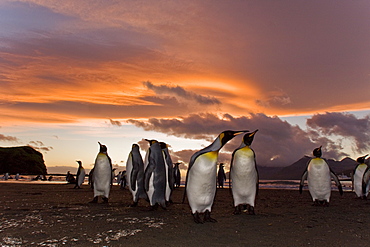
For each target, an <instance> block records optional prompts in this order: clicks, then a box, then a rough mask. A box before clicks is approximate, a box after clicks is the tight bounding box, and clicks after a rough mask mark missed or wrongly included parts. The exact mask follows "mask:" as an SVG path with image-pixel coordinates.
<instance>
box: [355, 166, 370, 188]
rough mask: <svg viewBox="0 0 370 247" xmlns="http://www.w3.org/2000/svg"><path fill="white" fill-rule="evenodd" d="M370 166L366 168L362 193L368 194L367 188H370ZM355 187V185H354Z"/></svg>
mask: <svg viewBox="0 0 370 247" xmlns="http://www.w3.org/2000/svg"><path fill="white" fill-rule="evenodd" d="M369 171H370V170H369V167H367V168H366V170H365V172H364V175H363V176H362V193H364V195H366V193H367V189H368V183H369V178H370V172H369ZM352 188H353V186H352Z"/></svg>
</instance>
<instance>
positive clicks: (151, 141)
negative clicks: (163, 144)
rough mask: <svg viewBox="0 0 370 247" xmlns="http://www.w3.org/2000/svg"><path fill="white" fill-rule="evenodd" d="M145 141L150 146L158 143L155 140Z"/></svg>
mask: <svg viewBox="0 0 370 247" xmlns="http://www.w3.org/2000/svg"><path fill="white" fill-rule="evenodd" d="M145 141H147V142H149V145H150V146H151V145H153V144H154V143H157V142H158V141H157V140H149V139H145Z"/></svg>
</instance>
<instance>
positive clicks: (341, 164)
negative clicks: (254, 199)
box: [258, 156, 357, 180]
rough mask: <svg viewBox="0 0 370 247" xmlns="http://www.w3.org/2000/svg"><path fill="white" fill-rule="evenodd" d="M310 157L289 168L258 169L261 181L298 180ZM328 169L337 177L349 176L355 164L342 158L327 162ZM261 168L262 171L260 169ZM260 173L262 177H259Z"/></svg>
mask: <svg viewBox="0 0 370 247" xmlns="http://www.w3.org/2000/svg"><path fill="white" fill-rule="evenodd" d="M310 159H311V157H308V156H304V157H302V158H301V159H299V160H298V161H296V162H294V163H293V164H292V165H290V166H286V167H283V168H276V167H263V168H262V167H258V171H259V173H260V178H261V179H281V180H299V179H301V176H302V174H303V172H304V171H305V170H306V168H307V164H308V161H309V160H310ZM327 163H328V165H329V166H330V168H331V169H332V170H333V171H334V173H336V174H337V175H341V174H344V175H347V176H350V175H351V173H352V171H353V169H354V168H355V167H356V165H357V162H356V161H355V160H353V159H351V158H348V157H347V158H344V159H342V160H341V161H336V160H332V159H328V160H327ZM261 168H262V169H261ZM261 173H262V174H263V176H261Z"/></svg>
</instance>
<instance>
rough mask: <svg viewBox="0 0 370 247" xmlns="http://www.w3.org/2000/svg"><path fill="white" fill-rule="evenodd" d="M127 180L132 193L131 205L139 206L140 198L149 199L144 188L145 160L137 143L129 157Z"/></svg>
mask: <svg viewBox="0 0 370 247" xmlns="http://www.w3.org/2000/svg"><path fill="white" fill-rule="evenodd" d="M126 182H127V185H128V188H129V190H130V192H131V194H132V200H133V204H132V205H131V206H137V204H138V201H139V199H145V200H147V199H148V196H147V194H146V192H145V188H144V162H143V159H142V157H141V154H140V149H139V146H138V145H137V144H133V145H132V148H131V152H130V154H129V156H128V159H127V163H126Z"/></svg>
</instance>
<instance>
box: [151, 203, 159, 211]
mask: <svg viewBox="0 0 370 247" xmlns="http://www.w3.org/2000/svg"><path fill="white" fill-rule="evenodd" d="M157 209H158V204H157V203H156V204H155V205H153V206H152V205H150V207H149V211H155V210H157Z"/></svg>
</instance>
